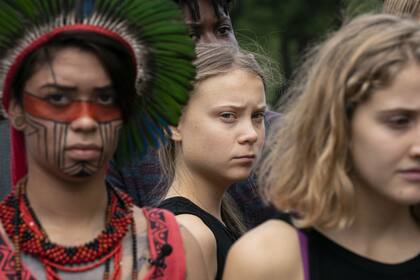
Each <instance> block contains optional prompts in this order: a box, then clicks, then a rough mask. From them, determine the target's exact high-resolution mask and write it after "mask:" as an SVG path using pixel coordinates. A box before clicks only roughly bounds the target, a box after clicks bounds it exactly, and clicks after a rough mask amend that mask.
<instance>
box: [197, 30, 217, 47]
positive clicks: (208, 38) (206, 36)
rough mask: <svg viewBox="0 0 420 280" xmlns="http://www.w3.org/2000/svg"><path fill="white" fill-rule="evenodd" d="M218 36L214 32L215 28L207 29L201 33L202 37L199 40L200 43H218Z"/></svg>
mask: <svg viewBox="0 0 420 280" xmlns="http://www.w3.org/2000/svg"><path fill="white" fill-rule="evenodd" d="M217 42H218V40H217V37H216V35H215V34H214V32H213V30H206V31H204V32H203V34H201V36H200V39H199V40H198V43H202V44H210V43H217Z"/></svg>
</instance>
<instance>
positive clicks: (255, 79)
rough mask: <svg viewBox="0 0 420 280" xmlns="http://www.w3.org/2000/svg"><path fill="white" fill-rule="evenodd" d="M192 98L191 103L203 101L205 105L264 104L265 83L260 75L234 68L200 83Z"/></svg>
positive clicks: (242, 105) (202, 103) (202, 104)
mask: <svg viewBox="0 0 420 280" xmlns="http://www.w3.org/2000/svg"><path fill="white" fill-rule="evenodd" d="M191 100H192V102H191V103H193V102H197V103H201V105H200V106H204V107H205V106H212V105H235V106H240V107H244V106H248V105H251V107H253V106H264V105H265V91H264V84H263V82H262V79H261V78H260V77H259V76H258V75H256V74H254V73H250V72H248V71H245V70H242V69H234V70H231V71H229V72H228V73H224V74H219V75H216V76H212V77H209V78H207V79H205V80H203V81H201V82H200V83H198V84H197V86H196V88H195V90H194V95H193V96H192V98H191ZM194 100H196V101H194ZM201 108H203V107H201Z"/></svg>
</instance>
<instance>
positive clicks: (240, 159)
mask: <svg viewBox="0 0 420 280" xmlns="http://www.w3.org/2000/svg"><path fill="white" fill-rule="evenodd" d="M255 158H256V156H255V155H254V154H249V155H242V156H236V157H233V160H234V161H236V162H241V163H247V164H249V163H253V162H254V161H255Z"/></svg>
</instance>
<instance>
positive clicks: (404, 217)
mask: <svg viewBox="0 0 420 280" xmlns="http://www.w3.org/2000/svg"><path fill="white" fill-rule="evenodd" d="M356 190H357V191H356V194H355V201H356V205H355V213H356V214H355V220H354V222H353V223H352V224H351V225H350V226H349V227H347V228H345V229H343V230H335V229H324V230H321V231H322V232H324V233H325V234H326V235H327V236H328V237H329V238H331V239H333V240H335V241H336V242H337V243H339V244H341V245H343V246H344V247H347V248H349V249H350V250H352V251H355V252H357V253H359V254H361V255H363V256H366V257H370V258H372V259H374V260H378V261H383V262H386V263H398V262H401V261H404V260H406V259H408V258H409V257H412V256H415V255H416V254H418V251H419V250H420V246H419V245H417V244H418V243H419V241H420V228H419V225H418V224H417V223H416V222H415V220H414V219H413V217H412V216H411V214H410V207H409V206H407V205H402V204H400V203H397V202H395V201H394V200H391V199H389V198H387V197H385V196H384V195H381V194H378V193H377V192H375V191H374V190H372V189H370V188H368V187H365V186H360V185H359V186H356Z"/></svg>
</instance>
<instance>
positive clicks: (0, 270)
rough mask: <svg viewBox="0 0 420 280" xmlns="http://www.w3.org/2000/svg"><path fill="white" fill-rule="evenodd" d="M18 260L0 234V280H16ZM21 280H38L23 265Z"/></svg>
mask: <svg viewBox="0 0 420 280" xmlns="http://www.w3.org/2000/svg"><path fill="white" fill-rule="evenodd" d="M16 259H17V258H16V253H15V252H14V251H13V249H12V247H11V246H10V245H9V244H8V242H7V241H6V239H5V238H4V237H3V236H2V235H1V234H0V279H16V278H15V276H16V269H15V262H16ZM20 279H21V280H36V278H35V277H34V276H33V275H32V274H31V273H30V272H29V270H28V269H26V267H25V266H24V265H23V264H22V266H21V274H20Z"/></svg>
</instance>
